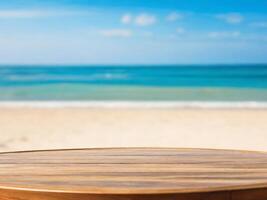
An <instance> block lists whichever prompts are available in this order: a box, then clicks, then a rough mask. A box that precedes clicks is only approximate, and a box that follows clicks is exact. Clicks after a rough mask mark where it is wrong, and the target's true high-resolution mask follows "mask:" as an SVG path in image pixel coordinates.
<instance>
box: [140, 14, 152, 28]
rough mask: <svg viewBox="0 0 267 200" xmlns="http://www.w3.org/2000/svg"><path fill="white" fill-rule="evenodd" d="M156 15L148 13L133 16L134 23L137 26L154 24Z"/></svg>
mask: <svg viewBox="0 0 267 200" xmlns="http://www.w3.org/2000/svg"><path fill="white" fill-rule="evenodd" d="M156 21H157V19H156V17H155V16H153V15H149V14H140V15H139V16H137V17H136V18H135V24H136V25H138V26H149V25H153V24H155V23H156Z"/></svg>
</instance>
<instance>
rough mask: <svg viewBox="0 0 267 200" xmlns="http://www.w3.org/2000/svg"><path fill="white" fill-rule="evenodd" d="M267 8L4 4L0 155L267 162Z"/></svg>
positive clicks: (244, 4) (169, 0)
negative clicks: (266, 155) (76, 153)
mask: <svg viewBox="0 0 267 200" xmlns="http://www.w3.org/2000/svg"><path fill="white" fill-rule="evenodd" d="M266 8H267V2H266V1H265V0H259V1H257V2H255V1H252V0H246V1H244V0H237V1H234V2H233V1H231V0H223V1H220V2H214V1H212V0H203V1H201V3H200V2H199V1H195V0H184V1H176V0H164V1H163V0H158V1H156V2H154V1H153V2H152V1H133V2H130V1H122V0H113V1H111V0H101V1H87V0H77V1H75V2H74V1H68V0H56V1H50V0H48V1H42V0H29V1H27V2H23V1H19V0H10V1H5V2H0V27H1V32H0V134H1V137H0V151H14V150H35V149H56V148H63V149H65V148H88V147H195V148H219V149H222V148H225V149H245V150H262V151H267V64H266V63H267V56H266V55H267V54H266V53H267V37H266V35H267V15H266V11H267V10H266Z"/></svg>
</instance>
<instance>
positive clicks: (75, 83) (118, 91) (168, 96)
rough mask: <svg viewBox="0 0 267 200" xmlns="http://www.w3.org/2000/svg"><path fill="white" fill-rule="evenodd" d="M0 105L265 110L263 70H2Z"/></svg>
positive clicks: (8, 67) (25, 67)
mask: <svg viewBox="0 0 267 200" xmlns="http://www.w3.org/2000/svg"><path fill="white" fill-rule="evenodd" d="M0 104H2V105H20V106H22V105H24V106H27V105H35V106H57V107H58V106H68V105H69V106H92V107H93V106H106V107H114V106H126V107H128V106H145V107H150V106H159V107H175V106H180V107H256V108H257V107H259V108H262V107H266V108H267V64H246V65H244V64H243V65H237V64H235V65H230V64H228V65H155V66H153V65H151V66H149V65H146V66H141V65H136V66H133V65H131V66H115V65H114V66H85V65H83V66H62V65H61V66H59V65H55V66H54V65H49V66H48V65H47V66H37V65H18V66H13V65H2V66H0Z"/></svg>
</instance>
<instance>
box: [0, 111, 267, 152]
mask: <svg viewBox="0 0 267 200" xmlns="http://www.w3.org/2000/svg"><path fill="white" fill-rule="evenodd" d="M0 134H1V137H0V151H13V150H33V149H54V148H85V147H86V148H87V147H129V146H130V147H200V148H219V149H221V148H226V149H245V150H263V151H267V110H265V109H182V108H173V109H167V108H157V109H156V108H153V109H152V108H150V109H149V108H135V109H133V108H120V109H119V108H109V109H107V108H23V107H22V108H6V107H1V108H0Z"/></svg>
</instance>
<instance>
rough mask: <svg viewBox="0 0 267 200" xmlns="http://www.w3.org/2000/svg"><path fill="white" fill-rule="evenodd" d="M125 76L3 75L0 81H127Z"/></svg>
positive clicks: (100, 74)
mask: <svg viewBox="0 0 267 200" xmlns="http://www.w3.org/2000/svg"><path fill="white" fill-rule="evenodd" d="M127 78H128V75H127V74H114V73H103V74H102V73H97V74H88V75H49V74H35V75H34V76H33V75H12V74H9V75H5V76H2V77H0V80H2V81H22V82H25V81H97V80H98V81H99V80H122V79H127Z"/></svg>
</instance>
